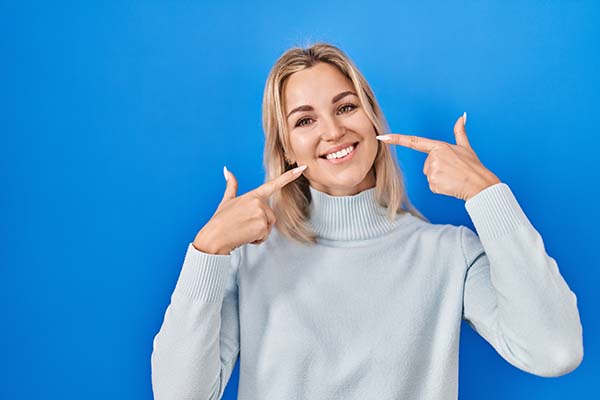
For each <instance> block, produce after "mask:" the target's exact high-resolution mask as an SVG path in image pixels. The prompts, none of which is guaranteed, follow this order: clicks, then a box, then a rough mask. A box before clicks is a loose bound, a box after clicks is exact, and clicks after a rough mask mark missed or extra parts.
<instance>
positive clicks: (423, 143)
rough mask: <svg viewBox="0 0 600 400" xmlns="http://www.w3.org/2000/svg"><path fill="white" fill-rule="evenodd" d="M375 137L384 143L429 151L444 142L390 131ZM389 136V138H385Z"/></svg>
mask: <svg viewBox="0 0 600 400" xmlns="http://www.w3.org/2000/svg"><path fill="white" fill-rule="evenodd" d="M376 138H377V139H379V140H383V141H385V142H386V143H390V144H397V145H400V146H404V147H408V148H411V149H414V150H418V151H422V152H424V153H429V152H430V151H431V150H433V149H434V148H435V147H436V146H439V145H441V144H445V142H442V141H439V140H433V139H427V138H424V137H421V136H413V135H403V134H400V133H390V134H387V135H380V136H376ZM386 138H389V139H386Z"/></svg>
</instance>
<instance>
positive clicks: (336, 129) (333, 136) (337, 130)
mask: <svg viewBox="0 0 600 400" xmlns="http://www.w3.org/2000/svg"><path fill="white" fill-rule="evenodd" d="M323 128H324V129H325V131H324V132H323V133H322V134H321V138H323V140H327V141H332V142H335V141H337V140H338V139H339V138H341V137H343V136H344V135H345V131H346V130H345V128H344V127H343V126H341V124H339V123H338V122H337V121H335V120H331V119H328V120H327V121H326V122H325V126H324V127H323Z"/></svg>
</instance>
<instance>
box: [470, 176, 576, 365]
mask: <svg viewBox="0 0 600 400" xmlns="http://www.w3.org/2000/svg"><path fill="white" fill-rule="evenodd" d="M465 207H466V209H467V211H468V213H469V215H470V217H471V219H472V221H473V224H474V226H475V228H476V230H477V232H478V233H479V237H478V236H477V235H476V234H475V233H474V232H473V231H472V230H471V229H469V228H468V227H466V226H462V227H461V229H460V230H461V243H462V246H463V252H464V256H465V260H466V268H467V271H466V277H465V286H464V297H463V319H465V320H467V321H468V323H469V325H470V326H471V327H472V328H473V329H474V330H475V331H476V332H477V333H478V334H480V335H481V336H482V337H483V338H484V339H485V340H486V341H487V342H489V343H490V344H491V345H492V346H493V347H494V349H496V351H497V352H498V353H499V354H500V355H501V356H502V357H503V358H504V359H505V360H506V361H508V362H509V363H510V364H512V365H514V366H515V367H517V368H519V369H521V370H524V371H526V372H529V373H532V374H534V375H538V376H543V377H557V376H561V375H564V374H567V373H569V372H571V371H572V370H574V369H575V368H577V367H578V366H579V364H580V363H581V361H582V359H583V338H582V326H581V322H580V318H579V311H578V309H577V297H576V296H575V293H573V292H572V291H571V290H570V289H569V286H568V285H567V283H566V282H565V280H564V279H563V277H562V276H561V274H560V272H559V270H558V265H557V264H556V261H555V260H554V259H553V258H552V257H550V256H548V254H546V251H545V247H544V243H543V240H542V238H541V236H540V234H539V233H538V232H537V231H536V230H535V228H534V227H533V226H532V225H531V223H530V222H529V220H528V218H527V217H526V215H525V214H524V213H523V210H522V209H521V207H520V206H519V204H518V203H517V200H516V199H515V197H514V195H513V194H512V191H511V190H510V188H509V187H508V185H506V184H504V183H499V184H495V185H493V186H490V187H489V188H487V189H485V190H484V191H482V192H481V193H479V194H478V195H476V196H474V197H473V198H471V199H469V200H468V201H467V202H466V203H465Z"/></svg>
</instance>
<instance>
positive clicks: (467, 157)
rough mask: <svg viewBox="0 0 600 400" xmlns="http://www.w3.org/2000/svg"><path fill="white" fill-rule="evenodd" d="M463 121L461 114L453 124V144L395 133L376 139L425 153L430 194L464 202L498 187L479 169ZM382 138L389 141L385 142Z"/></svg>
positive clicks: (464, 115) (464, 119)
mask: <svg viewBox="0 0 600 400" xmlns="http://www.w3.org/2000/svg"><path fill="white" fill-rule="evenodd" d="M466 118H467V115H466V113H465V114H463V115H462V116H461V117H459V118H458V120H457V121H456V123H455V124H454V137H455V138H456V144H450V143H446V142H442V141H439V140H432V139H427V138H424V137H420V136H411V135H402V134H396V133H391V134H388V135H381V136H377V138H378V139H380V140H383V141H385V142H386V143H390V144H397V145H400V146H404V147H409V148H411V149H415V150H418V151H422V152H425V153H428V154H429V155H428V156H427V159H426V160H425V164H424V166H423V173H424V174H425V175H426V176H427V180H428V181H429V188H430V189H431V191H432V192H433V193H439V194H445V195H448V196H453V197H457V198H459V199H463V200H465V201H467V200H469V199H470V198H471V197H473V196H475V195H477V194H478V193H479V192H481V191H482V190H484V189H486V188H488V187H489V186H492V185H494V184H496V183H500V179H498V177H497V176H496V175H494V173H492V171H490V170H489V169H487V168H486V167H484V166H483V164H482V163H481V161H479V158H477V155H476V154H475V151H474V150H473V148H472V147H471V145H470V144H469V139H467V132H466V131H465V123H466ZM386 137H388V138H389V139H388V140H385V138H386Z"/></svg>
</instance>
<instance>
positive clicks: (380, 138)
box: [375, 135, 390, 141]
mask: <svg viewBox="0 0 600 400" xmlns="http://www.w3.org/2000/svg"><path fill="white" fill-rule="evenodd" d="M375 139H379V140H383V141H386V140H390V137H389V136H388V135H379V136H375Z"/></svg>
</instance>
